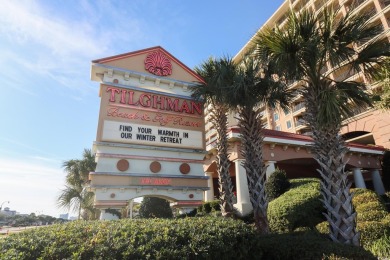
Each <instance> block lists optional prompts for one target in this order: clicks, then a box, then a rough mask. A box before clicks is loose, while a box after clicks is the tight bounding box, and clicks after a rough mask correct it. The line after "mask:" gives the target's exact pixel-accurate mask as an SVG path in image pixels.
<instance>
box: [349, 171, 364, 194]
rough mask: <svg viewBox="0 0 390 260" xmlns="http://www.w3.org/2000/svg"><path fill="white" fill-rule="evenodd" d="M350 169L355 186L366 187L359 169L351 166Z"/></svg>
mask: <svg viewBox="0 0 390 260" xmlns="http://www.w3.org/2000/svg"><path fill="white" fill-rule="evenodd" d="M352 171H353V179H354V180H355V187H356V188H363V189H366V183H365V182H364V179H363V174H362V171H361V169H360V168H353V169H352Z"/></svg>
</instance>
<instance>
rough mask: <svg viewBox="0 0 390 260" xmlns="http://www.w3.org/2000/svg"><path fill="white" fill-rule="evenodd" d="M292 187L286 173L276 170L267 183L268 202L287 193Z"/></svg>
mask: <svg viewBox="0 0 390 260" xmlns="http://www.w3.org/2000/svg"><path fill="white" fill-rule="evenodd" d="M290 186H291V184H290V182H289V180H288V179H287V175H286V172H285V171H283V170H279V169H276V171H274V172H273V173H272V174H271V176H270V177H269V178H268V179H267V181H266V182H265V194H267V199H268V201H272V200H274V199H276V198H277V197H279V196H280V195H282V194H283V193H285V192H286V191H287V190H288V188H290Z"/></svg>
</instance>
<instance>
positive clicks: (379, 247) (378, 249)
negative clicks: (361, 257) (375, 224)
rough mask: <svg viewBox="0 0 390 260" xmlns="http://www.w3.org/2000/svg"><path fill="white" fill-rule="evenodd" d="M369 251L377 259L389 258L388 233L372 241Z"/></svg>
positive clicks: (389, 239)
mask: <svg viewBox="0 0 390 260" xmlns="http://www.w3.org/2000/svg"><path fill="white" fill-rule="evenodd" d="M370 251H371V252H372V253H373V254H374V255H375V256H377V257H381V258H387V259H388V258H389V256H390V233H386V234H384V236H382V237H381V238H379V239H378V240H376V241H374V242H373V243H372V245H371V246H370Z"/></svg>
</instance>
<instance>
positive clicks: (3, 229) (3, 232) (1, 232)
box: [0, 226, 39, 235]
mask: <svg viewBox="0 0 390 260" xmlns="http://www.w3.org/2000/svg"><path fill="white" fill-rule="evenodd" d="M37 227H39V226H29V227H1V228H0V235H7V234H11V233H17V232H21V231H24V230H27V229H31V228H37Z"/></svg>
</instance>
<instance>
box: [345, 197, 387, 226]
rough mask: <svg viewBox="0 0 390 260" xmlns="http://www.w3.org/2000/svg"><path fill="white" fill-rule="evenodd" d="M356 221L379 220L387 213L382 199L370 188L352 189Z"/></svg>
mask: <svg viewBox="0 0 390 260" xmlns="http://www.w3.org/2000/svg"><path fill="white" fill-rule="evenodd" d="M353 192H354V196H353V199H352V203H353V205H354V207H355V210H356V212H357V221H358V222H364V221H381V220H382V219H383V218H384V217H386V215H387V214H388V213H387V211H386V207H385V204H384V201H383V199H382V198H381V197H380V196H379V195H378V194H376V193H375V192H374V191H372V190H368V189H353Z"/></svg>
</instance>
